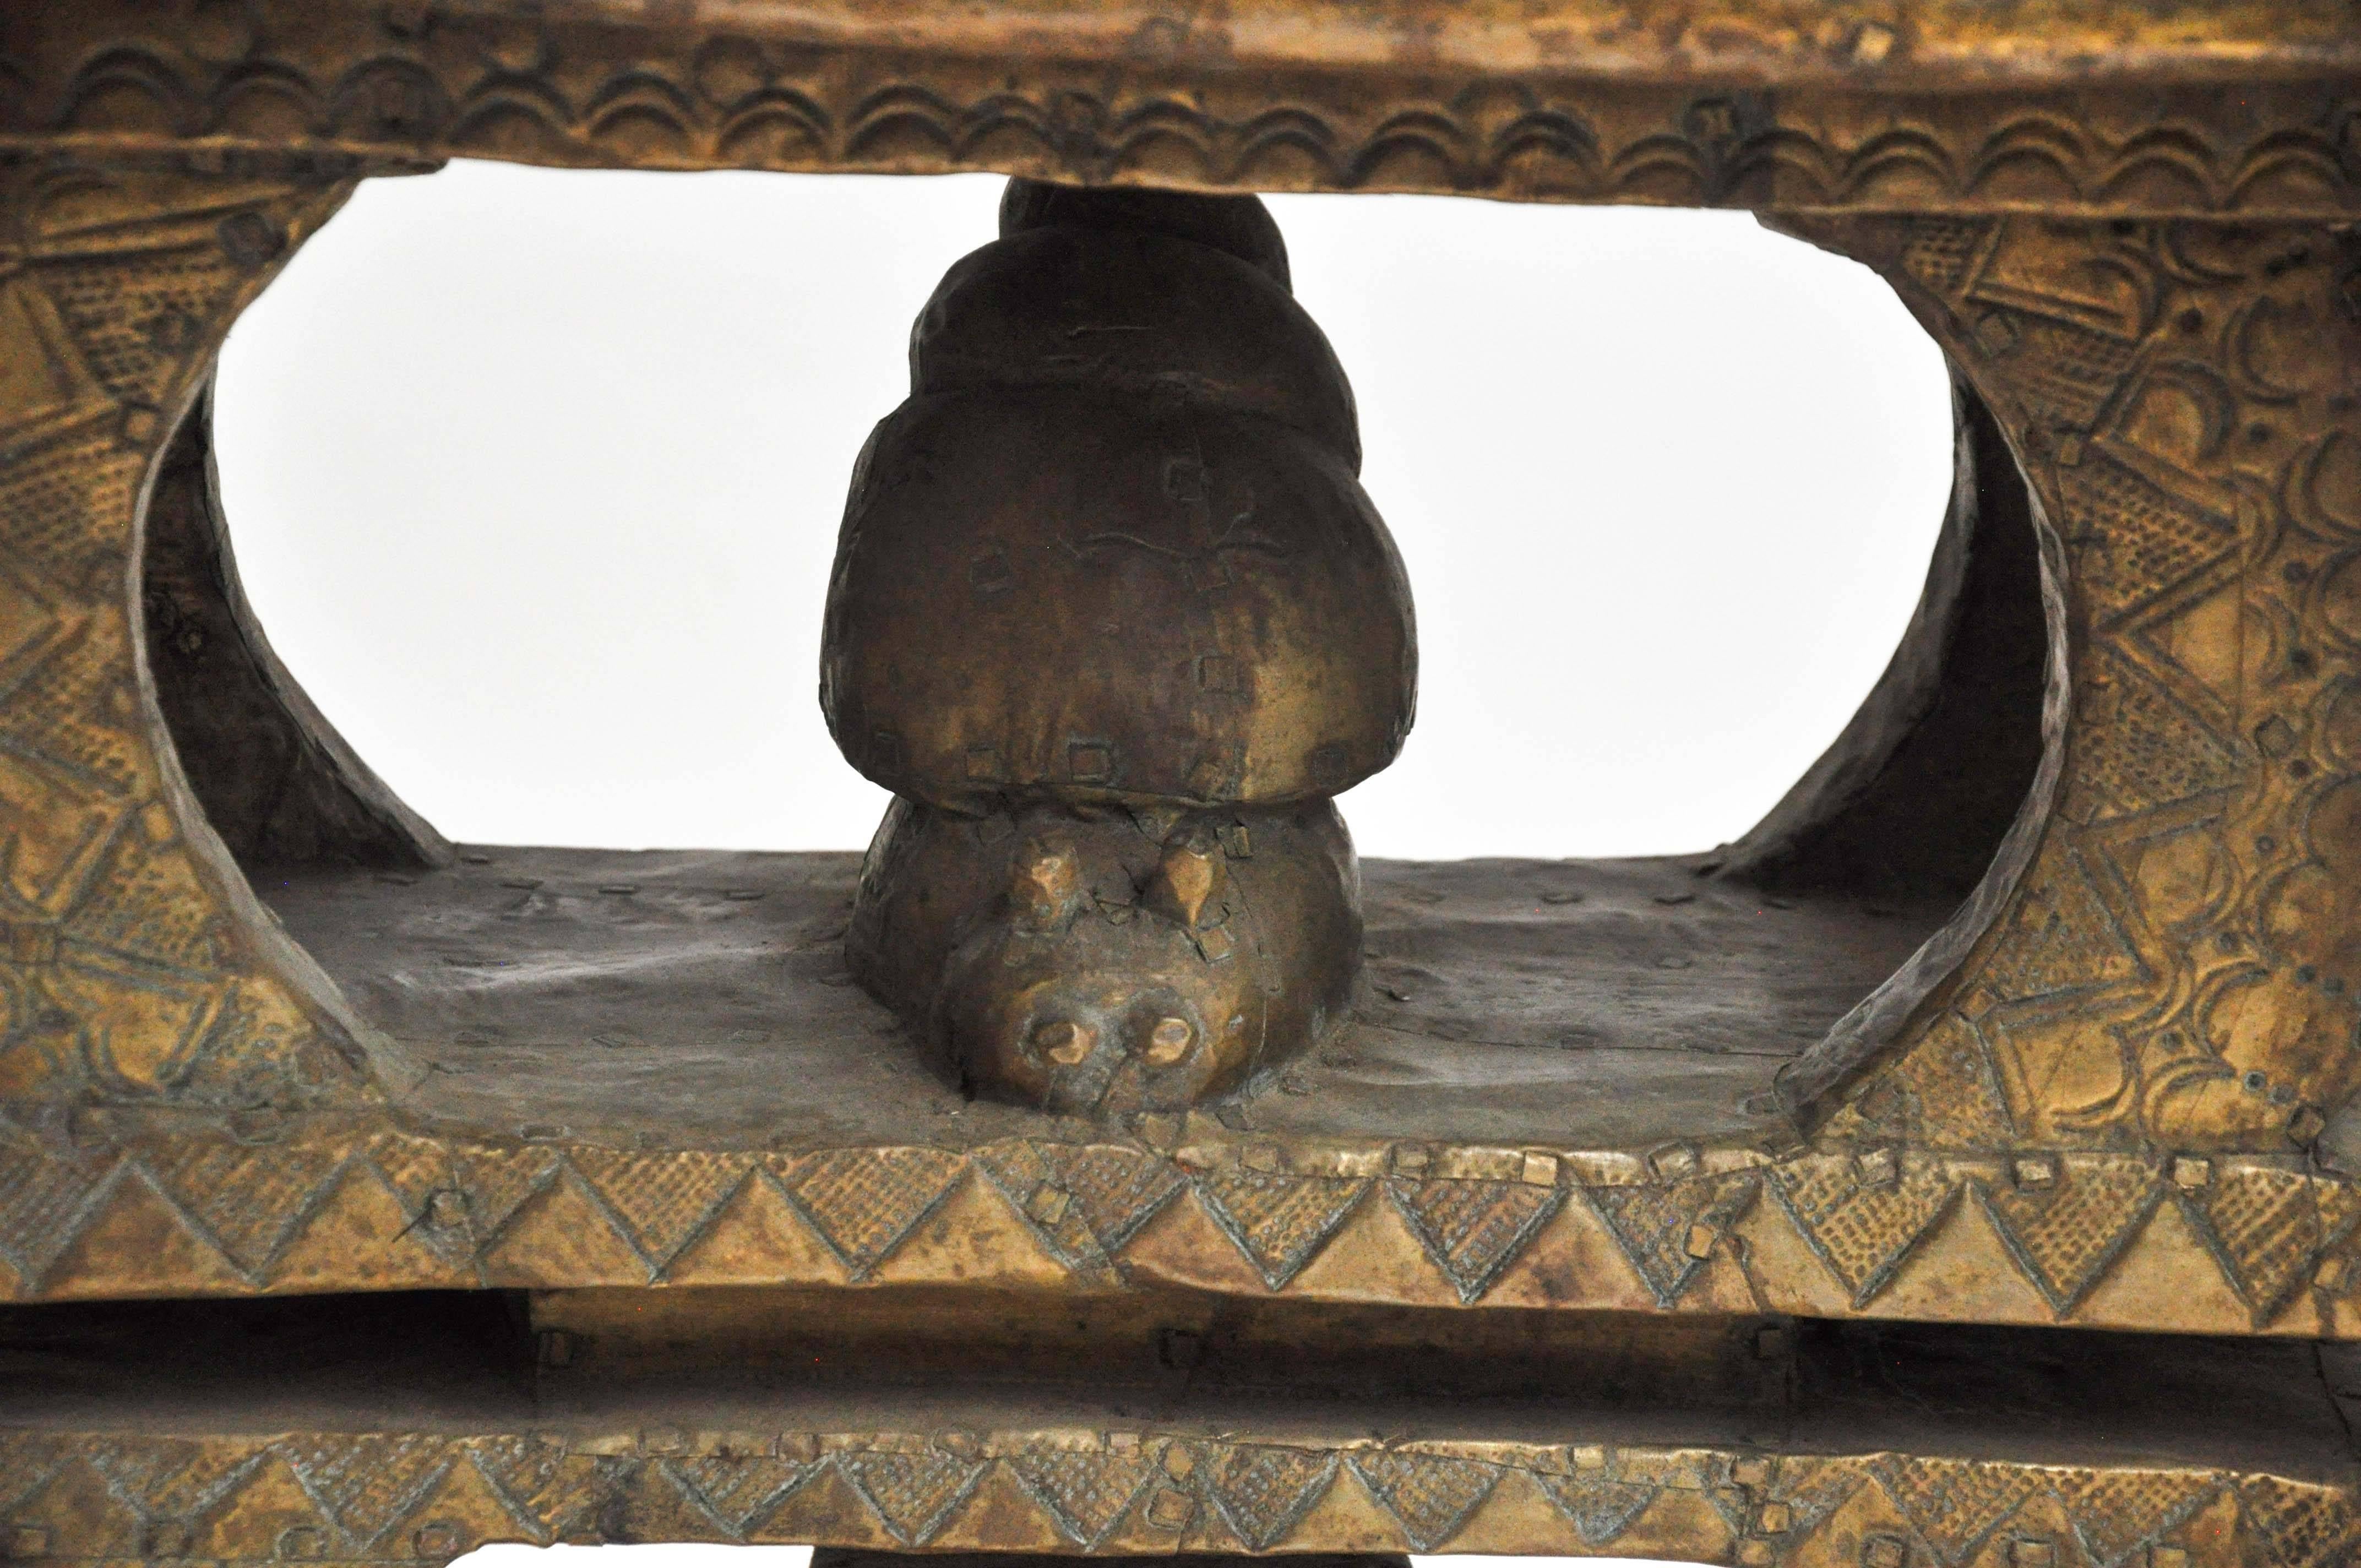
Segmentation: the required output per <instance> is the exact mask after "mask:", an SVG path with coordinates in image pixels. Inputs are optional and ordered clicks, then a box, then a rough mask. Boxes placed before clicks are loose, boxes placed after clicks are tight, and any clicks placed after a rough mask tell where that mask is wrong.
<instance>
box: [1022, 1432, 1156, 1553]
mask: <svg viewBox="0 0 2361 1568" xmlns="http://www.w3.org/2000/svg"><path fill="white" fill-rule="evenodd" d="M1162 1458H1163V1455H1162V1453H1160V1452H1159V1451H1158V1450H1156V1449H1154V1448H1150V1447H1148V1446H1146V1445H1143V1444H1140V1443H1137V1442H1134V1443H1126V1444H1124V1445H1122V1446H1120V1447H1118V1446H1115V1445H1113V1444H1108V1443H1101V1442H1091V1443H1088V1444H1078V1443H1067V1442H1060V1443H1036V1444H1033V1445H1031V1446H1028V1447H1026V1448H1020V1449H1018V1450H1016V1452H1014V1453H1010V1454H1008V1455H1007V1456H1006V1457H1005V1459H1004V1460H1003V1463H1004V1464H1006V1465H1007V1467H1008V1469H1009V1470H1010V1472H1011V1473H1013V1474H1014V1475H1016V1478H1017V1479H1018V1480H1019V1481H1020V1482H1022V1483H1023V1484H1024V1486H1025V1490H1026V1491H1027V1493H1029V1494H1030V1495H1031V1496H1032V1497H1033V1499H1034V1500H1035V1501H1036V1502H1038V1503H1039V1504H1040V1505H1041V1507H1042V1508H1046V1509H1048V1510H1049V1517H1050V1518H1051V1519H1055V1520H1056V1521H1057V1525H1058V1528H1059V1530H1060V1531H1061V1532H1062V1533H1063V1534H1064V1535H1065V1537H1066V1539H1067V1540H1068V1541H1071V1542H1072V1543H1073V1544H1074V1545H1076V1546H1078V1547H1081V1548H1082V1550H1083V1551H1085V1552H1088V1551H1091V1550H1093V1549H1094V1548H1095V1547H1097V1545H1098V1544H1099V1542H1101V1541H1104V1540H1105V1539H1106V1536H1107V1532H1108V1531H1109V1530H1113V1529H1115V1526H1116V1525H1117V1524H1119V1523H1121V1522H1122V1520H1123V1518H1124V1516H1125V1515H1126V1514H1127V1513H1128V1512H1130V1510H1131V1507H1132V1505H1133V1504H1134V1503H1136V1502H1137V1501H1138V1500H1139V1496H1140V1494H1141V1493H1142V1492H1143V1491H1145V1490H1146V1489H1147V1488H1148V1484H1149V1483H1150V1482H1151V1481H1153V1480H1154V1479H1155V1478H1156V1477H1157V1475H1159V1474H1161V1473H1162V1468H1163V1466H1162V1463H1161V1461H1162Z"/></svg>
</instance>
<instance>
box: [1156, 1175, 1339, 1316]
mask: <svg viewBox="0 0 2361 1568" xmlns="http://www.w3.org/2000/svg"><path fill="white" fill-rule="evenodd" d="M1195 1186H1196V1190H1197V1197H1198V1199H1199V1200H1200V1201H1202V1203H1203V1204H1204V1206H1205V1212H1207V1213H1208V1214H1210V1215H1212V1216H1213V1222H1214V1223H1215V1224H1217V1225H1219V1226H1220V1227H1221V1229H1222V1234H1224V1235H1226V1236H1228V1237H1229V1238H1230V1240H1231V1241H1233V1242H1235V1244H1236V1245H1237V1249H1238V1250H1239V1251H1240V1252H1242V1253H1244V1254H1245V1255H1246V1259H1247V1261H1248V1262H1250V1263H1252V1264H1253V1265H1254V1266H1255V1267H1256V1269H1257V1270H1258V1271H1259V1272H1260V1273H1261V1275H1262V1277H1263V1280H1264V1282H1265V1283H1266V1284H1268V1286H1269V1287H1270V1288H1272V1289H1274V1290H1276V1289H1279V1288H1280V1287H1281V1286H1283V1285H1285V1284H1286V1283H1287V1282H1288V1281H1289V1280H1290V1279H1292V1278H1294V1277H1296V1275H1298V1274H1300V1273H1301V1272H1302V1270H1303V1266H1305V1265H1306V1264H1308V1263H1310V1262H1311V1261H1312V1258H1314V1257H1316V1256H1317V1255H1319V1253H1320V1249H1321V1248H1322V1247H1323V1246H1324V1245H1326V1244H1327V1242H1328V1240H1329V1238H1330V1237H1332V1236H1334V1234H1336V1232H1337V1230H1338V1229H1339V1228H1340V1227H1341V1226H1342V1225H1343V1224H1344V1223H1345V1216H1346V1215H1348V1214H1350V1213H1351V1212H1353V1210H1354V1209H1355V1208H1356V1206H1357V1205H1358V1204H1359V1203H1360V1201H1361V1200H1362V1199H1363V1198H1365V1197H1367V1195H1368V1190H1369V1186H1370V1184H1369V1183H1368V1182H1367V1181H1363V1180H1349V1179H1336V1178H1332V1177H1292V1176H1281V1175H1277V1174H1267V1173H1264V1172H1259V1171H1254V1170H1235V1171H1211V1172H1207V1173H1206V1174H1204V1175H1202V1176H1200V1177H1198V1178H1197V1179H1196V1182H1195Z"/></svg>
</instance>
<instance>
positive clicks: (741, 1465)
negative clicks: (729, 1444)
mask: <svg viewBox="0 0 2361 1568" xmlns="http://www.w3.org/2000/svg"><path fill="white" fill-rule="evenodd" d="M658 1468H659V1469H660V1470H661V1471H662V1472H663V1474H664V1478H665V1479H667V1480H669V1481H670V1482H672V1484H673V1485H674V1486H677V1487H679V1488H680V1491H681V1496H682V1497H685V1498H686V1499H687V1500H688V1501H689V1502H690V1503H691V1504H693V1505H694V1506H695V1507H696V1508H697V1510H698V1511H699V1512H700V1513H702V1514H704V1515H705V1517H706V1518H708V1519H711V1520H712V1521H713V1523H714V1525H715V1526H716V1528H718V1529H719V1530H721V1531H722V1533H723V1534H724V1535H725V1536H727V1537H728V1538H729V1539H730V1540H731V1541H743V1540H745V1539H746V1538H747V1537H748V1536H749V1535H751V1534H752V1533H753V1532H754V1531H755V1530H760V1529H761V1528H762V1526H763V1521H764V1520H766V1519H769V1518H770V1517H771V1516H772V1515H773V1514H774V1513H776V1512H777V1511H778V1510H779V1506H780V1505H781V1504H783V1503H785V1501H786V1500H787V1498H788V1497H791V1496H793V1495H794V1493H795V1491H796V1488H797V1487H799V1486H805V1485H807V1483H809V1482H810V1481H811V1480H813V1479H814V1478H815V1477H816V1476H818V1475H820V1474H822V1470H821V1466H820V1465H819V1464H817V1463H812V1462H803V1461H797V1460H793V1459H771V1458H765V1457H763V1456H760V1455H750V1456H747V1457H745V1458H736V1457H732V1458H727V1459H717V1458H714V1457H711V1456H709V1455H693V1456H690V1457H687V1458H683V1459H668V1460H662V1461H659V1462H658Z"/></svg>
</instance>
